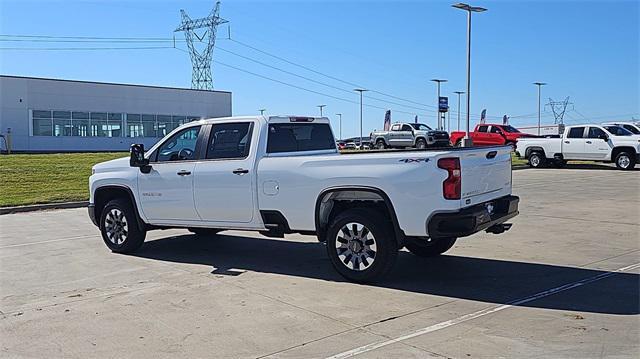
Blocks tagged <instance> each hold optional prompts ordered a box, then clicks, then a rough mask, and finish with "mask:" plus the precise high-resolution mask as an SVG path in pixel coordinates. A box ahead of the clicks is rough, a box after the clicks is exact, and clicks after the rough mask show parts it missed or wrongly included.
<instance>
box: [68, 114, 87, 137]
mask: <svg viewBox="0 0 640 359" xmlns="http://www.w3.org/2000/svg"><path fill="white" fill-rule="evenodd" d="M71 135H72V136H80V137H86V136H89V112H78V111H73V112H72V113H71Z"/></svg>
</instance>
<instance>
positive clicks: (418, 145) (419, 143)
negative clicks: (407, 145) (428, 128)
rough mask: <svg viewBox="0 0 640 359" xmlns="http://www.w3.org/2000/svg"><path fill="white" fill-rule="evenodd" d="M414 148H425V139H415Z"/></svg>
mask: <svg viewBox="0 0 640 359" xmlns="http://www.w3.org/2000/svg"><path fill="white" fill-rule="evenodd" d="M416 148H417V149H419V150H423V149H425V148H427V141H425V140H424V139H422V138H419V139H418V140H417V141H416Z"/></svg>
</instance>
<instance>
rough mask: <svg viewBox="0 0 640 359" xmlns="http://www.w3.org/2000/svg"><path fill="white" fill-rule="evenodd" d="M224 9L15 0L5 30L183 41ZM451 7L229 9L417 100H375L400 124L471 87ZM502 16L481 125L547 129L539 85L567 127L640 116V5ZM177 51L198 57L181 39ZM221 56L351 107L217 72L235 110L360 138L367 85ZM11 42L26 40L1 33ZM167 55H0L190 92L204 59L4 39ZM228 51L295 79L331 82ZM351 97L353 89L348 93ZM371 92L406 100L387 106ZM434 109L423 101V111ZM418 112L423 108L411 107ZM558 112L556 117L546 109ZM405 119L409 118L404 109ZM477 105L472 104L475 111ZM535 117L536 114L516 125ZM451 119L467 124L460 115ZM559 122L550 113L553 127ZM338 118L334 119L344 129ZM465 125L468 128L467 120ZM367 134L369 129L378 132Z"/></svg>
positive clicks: (29, 66) (477, 100)
mask: <svg viewBox="0 0 640 359" xmlns="http://www.w3.org/2000/svg"><path fill="white" fill-rule="evenodd" d="M213 3H214V2H213V1H162V0H158V1H151V0H149V1H118V0H115V1H107V0H104V1H73V0H71V1H69V0H67V1H53V0H52V1H32V0H20V1H17V0H3V1H2V2H1V8H0V34H2V35H50V36H95V37H154V38H156V37H159V38H172V37H173V35H174V33H173V30H174V29H175V28H176V27H177V25H178V24H179V22H180V14H179V9H181V8H183V9H185V10H186V11H187V13H189V14H190V15H191V17H192V18H197V17H204V16H206V15H207V14H208V13H209V11H210V9H211V7H212V6H213ZM451 3H452V1H407V2H399V1H398V2H396V1H393V2H391V1H387V2H385V1H277V2H271V1H243V0H227V1H223V2H222V12H221V15H222V16H223V17H224V18H226V19H228V20H230V25H231V36H232V38H233V39H234V40H237V41H240V42H241V43H244V44H248V45H251V46H253V47H255V48H258V49H260V50H262V51H265V52H268V53H271V54H275V55H278V56H281V57H283V58H286V59H287V60H290V61H291V62H294V63H297V64H300V65H303V66H306V67H309V68H312V69H314V70H316V71H318V72H321V73H324V74H327V75H330V76H332V77H335V78H339V79H342V80H344V81H347V82H349V83H354V84H358V85H361V86H364V87H366V88H370V89H374V90H377V91H379V92H382V93H384V94H389V95H393V96H396V97H399V98H402V99H408V100H411V101H413V102H412V103H410V102H403V101H401V100H398V99H396V98H391V97H387V96H386V95H382V94H379V93H368V94H366V95H365V103H367V104H370V105H374V106H378V107H382V108H385V109H386V108H390V109H392V117H393V120H394V121H402V120H412V119H413V116H414V114H415V113H418V114H421V115H420V116H419V117H420V120H421V122H426V123H428V124H434V123H435V113H434V112H433V108H432V107H429V106H435V104H436V89H435V85H434V84H433V83H431V82H429V79H431V78H434V77H439V78H444V79H448V80H449V82H447V83H445V84H443V86H442V95H444V96H449V97H450V104H451V106H452V109H453V110H455V109H456V107H457V103H456V100H455V94H453V93H452V92H453V91H456V90H462V91H464V90H465V87H466V83H465V81H466V80H465V79H466V77H465V76H466V68H465V66H466V47H465V46H466V15H465V13H463V12H462V11H460V10H457V9H454V8H452V7H451V6H450V5H451ZM473 4H474V5H478V6H484V7H487V8H488V9H489V11H487V12H485V13H482V14H478V15H477V16H474V18H473V37H472V38H473V49H472V96H471V114H472V121H473V122H476V121H477V119H478V118H479V114H480V111H481V110H482V109H483V108H486V109H487V113H488V115H489V116H491V118H492V119H493V118H495V119H497V118H501V117H502V115H504V114H508V115H510V116H514V118H513V119H512V120H511V123H512V124H514V125H516V126H518V125H528V124H533V123H535V122H536V121H537V90H536V87H535V86H534V85H532V82H534V81H543V82H548V83H549V85H548V86H546V87H543V103H546V102H547V101H548V98H549V97H551V98H553V99H554V100H561V99H564V98H565V97H567V96H570V101H571V102H573V103H574V105H573V109H571V107H570V110H568V111H567V114H566V116H565V120H566V122H568V123H575V122H601V121H604V120H609V119H630V118H631V117H632V116H634V117H635V118H640V92H639V82H640V73H639V68H640V63H639V61H640V60H639V59H640V49H639V43H640V39H639V34H640V28H639V26H640V25H639V23H640V7H639V2H638V1H627V2H617V1H593V2H585V1H565V2H559V1H480V2H477V3H473ZM175 35H176V39H177V40H178V41H177V46H178V47H181V48H186V46H185V44H184V42H183V41H180V40H181V39H183V35H182V34H181V33H177V34H175ZM218 36H219V39H218V42H217V46H218V49H217V50H216V51H215V54H214V59H215V60H217V61H220V62H222V63H225V64H228V65H231V66H234V67H236V68H239V69H242V70H245V71H249V72H252V73H255V74H259V75H261V76H266V77H270V78H273V79H277V80H279V81H282V82H286V83H289V84H292V85H295V86H298V87H303V88H306V89H309V90H311V91H316V92H320V93H323V94H328V95H331V96H335V97H339V98H344V99H346V100H347V101H353V102H356V103H352V102H347V101H341V100H338V99H335V98H330V97H326V96H323V95H320V94H317V93H311V92H307V91H303V90H300V89H297V88H292V87H289V86H286V85H283V84H280V83H276V82H273V81H269V80H266V79H264V78H261V77H256V76H254V75H252V74H249V73H246V72H242V71H239V70H237V69H233V68H229V67H225V66H223V65H220V64H214V65H213V72H214V74H213V76H214V81H215V84H214V86H215V88H216V89H220V90H228V91H232V92H233V112H234V115H244V114H254V113H257V112H258V109H260V108H266V109H267V113H269V114H289V113H296V114H317V113H318V111H319V110H318V108H317V107H316V105H319V104H326V105H327V106H326V107H325V115H329V116H330V117H332V120H333V119H335V118H336V116H334V114H335V113H343V114H344V115H343V134H344V137H346V136H350V135H356V133H357V131H358V128H359V126H358V118H359V117H358V116H359V105H358V104H357V101H358V96H357V95H356V94H355V93H353V94H351V93H348V91H350V90H352V89H353V87H354V86H351V85H348V84H345V83H342V82H337V81H335V80H332V79H330V78H327V77H323V76H320V75H318V74H317V73H313V72H309V71H307V70H304V69H302V68H299V67H296V66H293V65H291V64H288V63H285V62H282V61H279V60H277V59H275V58H273V57H269V56H267V55H265V54H262V53H259V52H256V51H253V50H251V49H250V48H248V47H245V46H242V45H241V44H240V43H238V42H235V41H229V40H227V39H225V38H226V37H227V28H226V26H222V27H221V28H220V29H219V34H218ZM0 39H2V40H8V39H15V38H7V37H0ZM136 46H141V47H149V46H160V47H167V48H162V49H141V50H132V49H127V50H93V51H75V50H74V51H49V50H47V51H15V50H0V72H1V73H2V74H11V75H24V76H39V77H54V78H64V79H77V80H91V81H105V82H123V83H135V84H147V85H160V86H175V87H189V86H190V84H191V63H190V60H189V57H188V55H187V54H186V53H184V52H182V51H179V50H176V49H172V48H170V47H172V46H173V43H172V41H167V42H160V43H153V44H150V43H124V44H123V43H104V42H103V43H73V42H70V43H48V42H30V41H21V42H12V41H1V43H0V48H8V47H20V48H22V47H44V48H59V47H136ZM223 50H227V51H232V52H234V53H236V54H240V55H242V56H245V57H248V58H251V59H254V60H257V61H260V62H263V63H266V64H268V65H270V66H274V67H277V68H279V69H282V70H285V71H288V72H293V73H296V74H298V75H300V76H304V77H307V78H310V79H313V80H315V81H319V82H322V83H326V84H328V85H330V86H332V87H327V86H324V85H321V84H318V83H314V82H310V81H307V80H304V79H301V78H299V77H295V76H292V75H290V74H286V73H283V72H281V71H278V70H276V69H273V68H269V67H265V66H262V65H260V64H258V63H255V62H252V61H251V60H248V59H246V58H241V57H238V56H236V55H233V54H231V53H229V52H224V51H223ZM336 87H338V88H341V89H344V90H347V92H344V91H341V90H338V89H336ZM367 96H373V97H376V98H378V99H383V100H386V101H391V102H396V103H400V104H403V105H404V106H400V105H398V104H393V103H388V102H387V103H385V102H381V101H378V100H374V99H371V98H367ZM416 102H417V103H421V104H425V105H427V106H424V105H417V104H415V103H416ZM412 107H418V108H419V109H416V108H412ZM547 110H548V109H547ZM400 111H404V112H407V113H402V112H400ZM462 111H465V109H464V98H463V108H462ZM522 115H528V116H525V117H515V116H522ZM383 117H384V109H378V108H369V107H365V111H364V118H365V125H364V127H365V131H369V130H371V129H374V128H380V127H382V121H383ZM451 117H452V123H455V122H456V121H455V118H456V117H455V115H454V114H452V116H451ZM552 121H553V119H552V117H551V115H550V112H545V113H543V122H545V123H550V122H552ZM335 125H337V123H334V126H335ZM454 127H455V125H454ZM367 133H368V132H367Z"/></svg>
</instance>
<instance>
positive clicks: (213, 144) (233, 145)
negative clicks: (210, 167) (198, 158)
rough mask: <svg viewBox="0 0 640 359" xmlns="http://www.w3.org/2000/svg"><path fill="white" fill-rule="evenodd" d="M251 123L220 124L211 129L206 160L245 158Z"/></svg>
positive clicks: (249, 143)
mask: <svg viewBox="0 0 640 359" xmlns="http://www.w3.org/2000/svg"><path fill="white" fill-rule="evenodd" d="M252 127H253V126H252V123H251V122H237V123H222V124H219V125H213V126H212V127H211V134H210V135H209V144H208V146H207V158H208V159H221V158H246V157H247V156H248V155H249V149H250V147H251V129H252Z"/></svg>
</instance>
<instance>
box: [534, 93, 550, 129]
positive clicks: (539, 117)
mask: <svg viewBox="0 0 640 359" xmlns="http://www.w3.org/2000/svg"><path fill="white" fill-rule="evenodd" d="M533 84H534V85H536V86H538V136H540V88H541V87H542V86H544V85H546V84H547V83H546V82H534V83H533Z"/></svg>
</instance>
